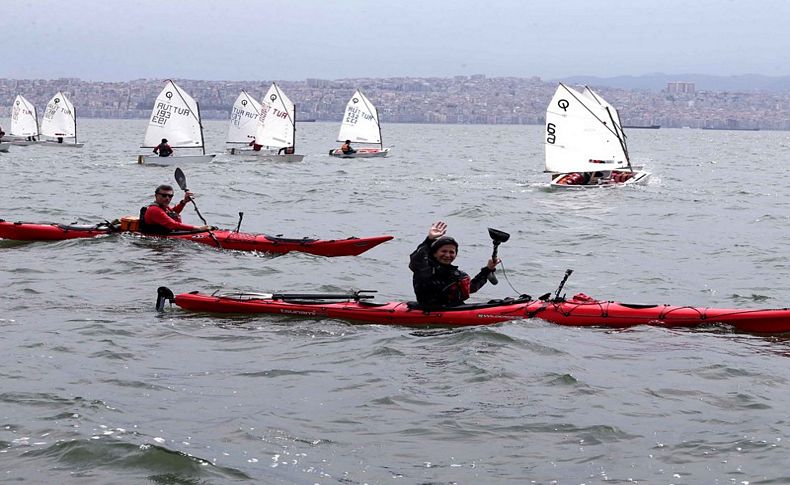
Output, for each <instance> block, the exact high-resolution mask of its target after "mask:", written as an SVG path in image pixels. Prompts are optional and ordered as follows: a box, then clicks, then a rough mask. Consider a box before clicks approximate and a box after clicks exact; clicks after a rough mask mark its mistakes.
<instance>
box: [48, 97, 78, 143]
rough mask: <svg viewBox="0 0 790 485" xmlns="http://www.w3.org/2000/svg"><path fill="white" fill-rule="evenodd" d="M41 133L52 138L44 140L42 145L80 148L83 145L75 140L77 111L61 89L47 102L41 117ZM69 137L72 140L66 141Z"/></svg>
mask: <svg viewBox="0 0 790 485" xmlns="http://www.w3.org/2000/svg"><path fill="white" fill-rule="evenodd" d="M41 135H42V136H47V137H50V138H54V140H53V139H48V140H45V141H44V142H43V143H41V145H42V146H52V147H64V148H82V147H83V145H85V144H84V143H79V142H77V111H76V110H75V109H74V105H73V104H71V101H69V99H68V98H67V97H66V96H65V95H64V94H63V92H61V91H58V93H57V94H55V96H53V97H52V99H50V100H49V103H47V107H46V110H45V111H44V116H43V118H42V119H41ZM71 139H73V140H74V141H68V140H71Z"/></svg>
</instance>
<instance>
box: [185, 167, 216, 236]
mask: <svg viewBox="0 0 790 485" xmlns="http://www.w3.org/2000/svg"><path fill="white" fill-rule="evenodd" d="M175 177H176V183H178V186H179V187H181V190H183V191H184V192H189V189H188V188H187V176H186V175H184V171H183V170H181V167H176V173H175ZM189 201H190V202H192V207H194V208H195V213H197V215H198V217H200V220H201V221H203V225H204V226H208V223H207V222H206V219H204V218H203V214H201V213H200V211H199V210H198V207H197V204H196V203H195V199H192V198H190V199H189ZM208 235H209V236H211V240H212V241H214V244H216V245H217V247H218V248H222V245H220V243H219V241H218V240H217V236H215V235H214V233H213V232H211V229H209V231H208Z"/></svg>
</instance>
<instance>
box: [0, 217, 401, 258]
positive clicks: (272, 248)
mask: <svg viewBox="0 0 790 485" xmlns="http://www.w3.org/2000/svg"><path fill="white" fill-rule="evenodd" d="M119 232H130V233H134V234H140V233H139V232H135V231H121V229H120V228H119V227H118V225H115V224H112V223H109V222H107V223H101V224H97V225H67V224H47V223H30V222H8V221H4V220H2V219H0V238H2V239H10V240H16V241H61V240H65V239H77V238H91V237H97V236H106V235H109V234H117V233H119ZM211 234H213V235H214V237H215V238H216V241H215V240H214V238H212V237H211ZM150 237H157V238H164V239H183V240H187V241H192V242H196V243H200V244H207V245H209V246H214V247H217V243H219V247H220V248H221V249H231V250H236V251H260V252H266V253H288V252H291V251H297V252H303V253H310V254H316V255H319V256H356V255H359V254H362V253H364V252H365V251H367V250H369V249H371V248H373V247H375V246H378V245H379V244H381V243H383V242H386V241H389V240H390V239H392V236H374V237H365V238H357V237H350V238H347V239H310V238H301V239H295V238H283V237H275V236H267V235H265V234H249V233H243V232H235V231H227V230H217V231H212V232H211V233H209V232H207V231H202V232H181V233H170V234H166V235H150Z"/></svg>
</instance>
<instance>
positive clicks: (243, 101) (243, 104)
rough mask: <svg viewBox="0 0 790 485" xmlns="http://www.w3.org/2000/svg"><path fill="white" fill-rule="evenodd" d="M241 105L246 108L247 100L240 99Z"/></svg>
mask: <svg viewBox="0 0 790 485" xmlns="http://www.w3.org/2000/svg"><path fill="white" fill-rule="evenodd" d="M241 105H242V106H244V107H246V106H247V100H246V99H242V100H241Z"/></svg>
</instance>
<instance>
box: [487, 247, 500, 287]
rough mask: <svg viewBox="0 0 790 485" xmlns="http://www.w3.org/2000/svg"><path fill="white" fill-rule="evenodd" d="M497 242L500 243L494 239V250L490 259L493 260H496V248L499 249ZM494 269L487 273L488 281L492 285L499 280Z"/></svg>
mask: <svg viewBox="0 0 790 485" xmlns="http://www.w3.org/2000/svg"><path fill="white" fill-rule="evenodd" d="M499 244H500V243H499V241H494V251H493V252H492V253H491V259H493V260H494V261H496V253H497V250H498V249H499ZM494 271H496V269H494V270H492V271H491V272H490V273H488V281H490V282H491V284H492V285H496V284H498V283H499V280H498V279H497V277H496V275H495V274H494Z"/></svg>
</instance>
